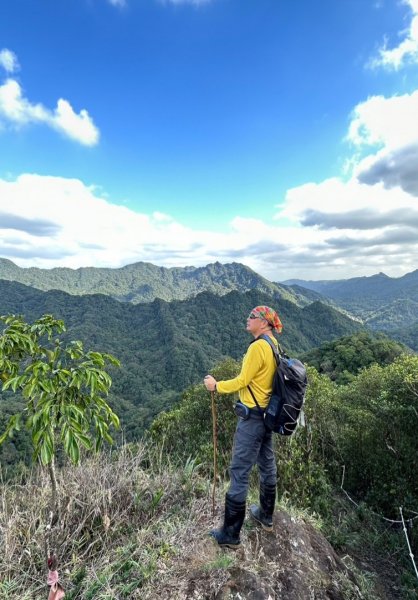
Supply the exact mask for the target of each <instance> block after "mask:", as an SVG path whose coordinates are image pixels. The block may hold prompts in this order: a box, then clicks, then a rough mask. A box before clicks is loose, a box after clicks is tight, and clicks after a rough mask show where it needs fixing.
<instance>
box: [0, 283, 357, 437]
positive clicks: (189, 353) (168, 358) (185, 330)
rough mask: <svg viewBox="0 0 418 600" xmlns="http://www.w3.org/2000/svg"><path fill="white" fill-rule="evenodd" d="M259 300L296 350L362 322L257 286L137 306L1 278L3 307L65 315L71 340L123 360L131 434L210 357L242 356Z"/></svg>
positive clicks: (120, 395)
mask: <svg viewBox="0 0 418 600" xmlns="http://www.w3.org/2000/svg"><path fill="white" fill-rule="evenodd" d="M257 304H272V305H273V306H274V307H275V308H276V309H277V310H278V312H279V314H280V316H281V318H282V321H283V323H284V331H283V335H282V336H281V337H280V340H281V343H282V344H283V345H284V346H285V348H286V349H288V350H289V351H291V352H293V353H301V352H304V351H307V350H309V349H311V348H313V347H315V346H318V345H319V344H321V343H322V342H324V341H326V340H330V339H335V338H337V337H340V336H341V335H345V334H349V333H352V332H354V331H357V330H359V328H360V325H359V324H358V323H356V322H354V321H352V320H351V319H349V318H347V317H345V316H344V315H341V314H340V313H338V312H337V311H335V310H333V309H332V308H330V307H328V306H324V305H322V304H320V303H318V302H317V303H313V304H311V305H309V306H307V307H305V308H303V309H301V308H299V307H298V306H296V305H295V304H293V303H292V302H288V301H286V300H279V299H273V298H272V297H271V296H268V295H266V294H263V293H262V292H259V291H256V290H253V291H251V292H247V293H245V294H242V293H240V292H231V293H229V294H227V295H225V296H217V295H215V294H212V293H209V292H204V293H202V294H199V295H198V296H197V297H195V298H192V299H190V300H184V301H174V302H165V301H164V300H159V299H157V300H154V301H153V302H150V303H145V304H141V305H133V304H129V303H120V302H117V301H115V300H112V299H111V298H109V297H107V296H102V295H95V296H71V295H69V294H66V293H64V292H57V291H51V292H41V291H38V290H34V289H33V288H28V287H26V286H23V285H20V284H18V283H12V282H7V281H0V314H10V313H16V314H23V315H24V316H25V318H26V319H27V320H33V319H35V318H38V317H39V316H41V315H42V314H45V313H50V314H53V315H54V316H55V317H57V318H61V319H63V320H64V321H65V323H66V325H67V329H68V331H67V337H68V338H69V339H80V340H82V341H83V342H85V343H86V344H87V345H88V346H89V347H93V348H97V349H99V350H101V351H103V352H110V353H112V354H114V355H115V356H116V357H117V358H119V359H120V361H121V362H122V368H121V369H119V370H118V371H117V372H116V373H115V374H114V385H113V388H112V391H113V397H114V401H115V402H116V405H117V406H116V408H117V411H118V412H119V413H120V414H121V417H122V422H123V424H124V427H125V429H126V433H127V436H128V438H132V437H136V436H138V435H139V434H141V433H142V432H143V430H144V427H146V426H147V425H148V424H149V422H150V421H151V419H152V418H153V417H154V416H155V415H156V414H157V413H158V412H159V411H160V410H161V409H162V408H167V407H169V406H171V405H172V403H173V402H174V399H175V398H176V397H177V396H178V394H179V393H180V392H181V391H182V390H183V389H184V388H185V387H187V386H188V385H191V384H193V383H196V382H197V381H200V379H201V378H202V376H203V375H204V374H205V373H206V372H207V370H208V369H209V368H210V367H211V366H212V365H213V364H216V363H217V362H219V361H220V360H222V359H224V358H225V357H232V358H235V359H240V358H241V356H242V355H243V353H244V351H245V349H246V347H247V345H248V343H249V341H250V338H249V336H248V333H247V332H246V331H245V320H246V317H247V315H248V313H249V311H250V310H251V308H252V307H253V306H255V305H257Z"/></svg>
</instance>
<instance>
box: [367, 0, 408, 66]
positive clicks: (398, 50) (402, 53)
mask: <svg viewBox="0 0 418 600" xmlns="http://www.w3.org/2000/svg"><path fill="white" fill-rule="evenodd" d="M403 4H406V5H407V6H408V7H409V8H410V10H411V12H412V19H411V23H410V25H409V27H408V29H407V31H406V34H405V36H404V38H403V39H402V41H401V42H400V43H399V44H398V46H395V47H394V48H388V47H387V42H385V44H384V45H383V47H382V48H380V50H379V54H378V56H377V57H376V58H374V59H373V60H371V61H370V63H369V66H371V67H372V68H377V67H384V68H387V69H395V70H397V69H400V68H401V67H403V66H404V65H405V64H406V63H408V62H412V63H418V0H404V2H403Z"/></svg>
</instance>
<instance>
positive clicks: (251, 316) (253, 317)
mask: <svg viewBox="0 0 418 600" xmlns="http://www.w3.org/2000/svg"><path fill="white" fill-rule="evenodd" d="M248 318H249V319H261V317H258V316H257V315H254V314H253V313H251V314H250V316H249V317H248Z"/></svg>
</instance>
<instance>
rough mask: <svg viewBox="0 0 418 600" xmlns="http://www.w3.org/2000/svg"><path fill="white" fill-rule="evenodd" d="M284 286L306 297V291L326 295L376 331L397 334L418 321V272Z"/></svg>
mask: <svg viewBox="0 0 418 600" xmlns="http://www.w3.org/2000/svg"><path fill="white" fill-rule="evenodd" d="M283 284H285V285H289V286H291V289H294V288H295V287H298V289H301V288H302V294H303V293H304V292H303V290H304V289H309V290H312V291H314V292H317V293H319V294H322V295H324V296H326V297H328V298H330V299H332V300H333V301H334V302H335V303H336V304H338V306H340V307H342V308H345V309H346V310H348V311H350V312H351V313H353V314H355V315H357V316H359V317H361V318H363V319H364V321H365V323H366V324H367V325H368V326H369V327H371V328H373V329H382V330H386V331H394V330H395V329H398V328H400V327H407V326H409V325H411V323H413V322H414V321H418V270H416V271H412V272H411V273H407V274H406V275H404V276H403V277H396V278H394V277H388V276H387V275H385V274H384V273H379V274H377V275H373V276H371V277H354V278H352V279H341V280H330V281H306V280H302V279H289V280H287V281H285V282H283ZM299 286H300V287H299Z"/></svg>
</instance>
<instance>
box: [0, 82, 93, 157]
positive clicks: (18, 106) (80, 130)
mask: <svg viewBox="0 0 418 600" xmlns="http://www.w3.org/2000/svg"><path fill="white" fill-rule="evenodd" d="M0 120H3V121H4V122H6V123H10V124H12V125H15V126H23V125H28V124H30V123H43V124H45V125H48V126H49V127H52V128H53V129H56V130H57V131H59V132H60V133H63V134H64V135H66V136H67V137H69V138H71V139H73V140H75V141H76V142H79V143H80V144H83V145H85V146H94V145H95V144H97V143H98V141H99V130H98V129H97V127H96V125H95V124H94V122H93V120H92V118H91V117H90V115H89V114H88V112H87V111H86V110H84V109H83V110H81V111H80V113H78V114H77V113H76V112H74V110H73V108H72V106H71V104H70V103H69V102H68V101H67V100H63V99H62V98H60V99H59V100H58V102H57V106H56V108H55V109H54V110H50V109H48V108H45V107H44V106H43V105H42V104H40V103H38V104H32V103H31V102H30V101H29V100H27V99H26V98H25V97H24V96H23V95H22V88H21V87H20V84H19V83H18V82H17V81H16V80H15V79H8V80H7V81H6V82H5V83H4V84H3V85H0Z"/></svg>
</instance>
